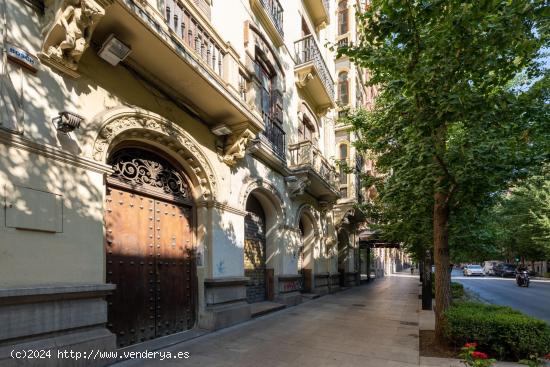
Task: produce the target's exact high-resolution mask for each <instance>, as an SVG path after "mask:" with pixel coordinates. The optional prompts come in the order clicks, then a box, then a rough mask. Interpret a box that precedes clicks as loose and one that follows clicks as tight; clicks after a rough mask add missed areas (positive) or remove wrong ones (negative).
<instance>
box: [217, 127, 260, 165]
mask: <svg viewBox="0 0 550 367" xmlns="http://www.w3.org/2000/svg"><path fill="white" fill-rule="evenodd" d="M252 139H254V133H252V131H250V130H248V129H246V130H244V131H243V132H242V133H240V134H234V135H233V136H232V137H231V138H230V141H229V144H228V148H227V149H226V151H225V154H224V156H223V161H224V162H225V164H227V165H228V166H234V165H235V164H236V163H237V160H238V159H242V158H244V155H245V154H246V147H247V145H248V143H249V142H250V140H252Z"/></svg>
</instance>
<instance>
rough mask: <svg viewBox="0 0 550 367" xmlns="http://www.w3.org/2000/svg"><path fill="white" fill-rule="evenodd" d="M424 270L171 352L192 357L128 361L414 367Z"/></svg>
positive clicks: (213, 366) (287, 366) (326, 298)
mask: <svg viewBox="0 0 550 367" xmlns="http://www.w3.org/2000/svg"><path fill="white" fill-rule="evenodd" d="M417 309H418V277H417V276H414V277H412V276H410V275H408V276H407V275H404V274H400V275H396V276H391V277H385V278H380V279H376V280H375V281H374V282H372V283H370V284H367V285H364V286H361V287H354V288H351V289H348V290H345V291H342V292H339V293H336V294H332V295H327V296H324V297H321V298H318V299H315V300H312V301H309V302H306V303H303V304H301V305H298V306H296V307H290V308H288V309H285V310H283V311H279V312H277V313H274V314H270V315H267V316H263V317H260V318H258V319H255V320H252V321H249V322H247V323H243V324H240V325H237V326H234V327H231V328H227V329H224V330H221V331H218V332H214V333H210V334H207V335H205V336H202V337H199V338H197V339H193V340H191V341H188V342H185V343H181V344H177V345H175V346H172V347H169V348H167V349H165V350H163V351H170V352H172V353H177V352H180V351H181V352H188V353H189V355H190V357H189V359H186V360H169V361H168V360H164V361H159V360H130V361H126V362H123V363H121V364H120V365H121V366H122V365H124V366H157V365H158V366H193V367H195V366H197V367H198V366H208V367H217V366H223V367H234V366H235V367H236V366H238V367H249V366H250V367H252V366H253V367H258V366H260V367H291V366H296V367H309V366H311V367H313V366H314V367H325V366H326V367H355V366H357V367H359V366H361V367H385V366H387V367H410V366H418V365H419V352H418V313H417Z"/></svg>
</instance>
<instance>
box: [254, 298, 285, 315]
mask: <svg viewBox="0 0 550 367" xmlns="http://www.w3.org/2000/svg"><path fill="white" fill-rule="evenodd" d="M285 307H286V305H285V304H282V303H276V302H269V301H265V302H256V303H251V304H250V312H251V314H252V317H258V316H262V315H265V314H268V313H271V312H275V311H279V310H282V309H283V308H285Z"/></svg>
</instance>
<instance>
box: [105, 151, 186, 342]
mask: <svg viewBox="0 0 550 367" xmlns="http://www.w3.org/2000/svg"><path fill="white" fill-rule="evenodd" d="M111 162H112V165H113V170H114V173H113V176H112V177H111V178H110V180H109V186H108V188H107V197H106V203H105V207H106V212H105V227H106V236H105V250H106V261H107V264H106V270H107V282H108V283H114V284H116V285H117V289H116V291H115V292H114V293H113V295H111V296H109V297H108V305H109V306H108V307H109V309H108V327H109V329H110V330H111V331H112V332H113V333H115V334H116V335H117V344H118V346H119V347H124V346H127V345H130V344H134V343H139V342H142V341H145V340H148V339H152V338H155V337H158V336H163V335H168V334H172V333H176V332H179V331H183V330H187V329H190V328H192V327H193V325H194V323H195V317H196V316H195V309H196V307H195V306H196V294H197V280H196V262H195V261H196V259H195V254H194V248H193V211H192V206H190V205H187V204H185V203H184V201H186V200H187V199H188V195H189V190H188V186H187V183H186V181H185V180H184V179H183V177H182V176H181V175H180V174H179V173H178V172H177V171H176V170H175V169H174V168H173V167H171V166H170V165H169V164H167V162H165V161H163V160H162V159H159V158H157V157H155V156H154V155H152V154H150V153H147V152H143V151H141V150H137V149H132V150H126V151H123V152H121V153H117V154H116V155H114V156H113V159H112V161H111ZM144 193H147V194H144ZM148 194H157V195H154V196H151V195H148ZM159 197H162V198H167V199H173V200H174V201H169V200H164V199H163V200H161V199H160V198H159Z"/></svg>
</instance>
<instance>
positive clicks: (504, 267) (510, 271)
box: [495, 264, 516, 278]
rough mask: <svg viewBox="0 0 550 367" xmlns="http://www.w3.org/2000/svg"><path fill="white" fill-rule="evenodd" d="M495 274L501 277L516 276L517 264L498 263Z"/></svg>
mask: <svg viewBox="0 0 550 367" xmlns="http://www.w3.org/2000/svg"><path fill="white" fill-rule="evenodd" d="M495 275H496V276H499V277H502V278H504V277H515V276H516V266H515V265H514V264H498V265H497V266H496V268H495Z"/></svg>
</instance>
